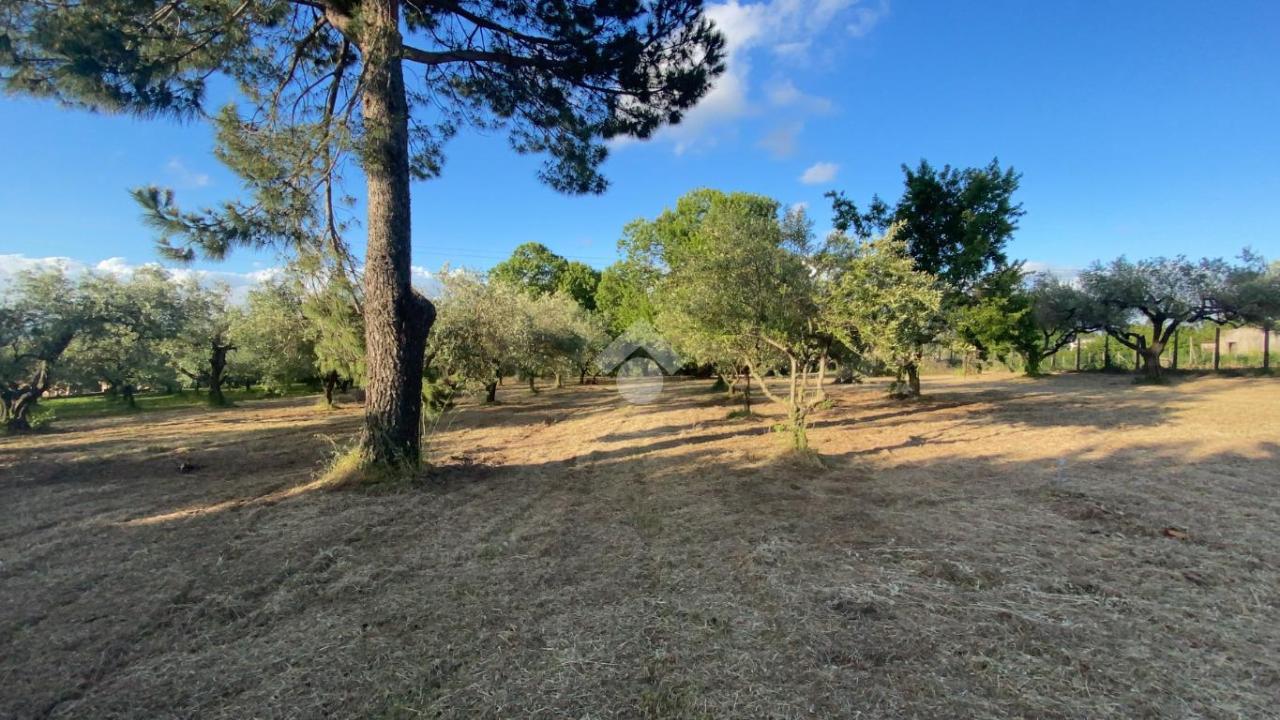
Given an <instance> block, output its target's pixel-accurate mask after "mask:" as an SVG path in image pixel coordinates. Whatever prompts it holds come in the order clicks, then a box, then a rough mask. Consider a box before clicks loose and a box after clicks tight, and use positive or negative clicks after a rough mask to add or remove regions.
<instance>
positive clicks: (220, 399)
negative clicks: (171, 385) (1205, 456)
mask: <svg viewBox="0 0 1280 720" xmlns="http://www.w3.org/2000/svg"><path fill="white" fill-rule="evenodd" d="M229 295H230V289H229V288H227V287H226V286H225V285H224V286H218V287H213V288H208V287H204V286H202V285H201V284H200V282H199V281H198V280H196V279H195V278H190V279H188V280H187V281H186V282H183V283H181V284H180V285H179V286H178V288H177V292H176V296H177V302H178V303H179V305H180V307H181V316H182V320H183V322H182V326H181V328H179V330H178V332H177V334H176V336H175V337H174V338H172V339H171V340H169V341H168V342H166V343H165V346H164V351H165V353H166V355H167V356H168V358H169V363H170V364H171V365H172V366H173V368H174V369H175V370H176V371H177V372H178V373H179V374H180V375H182V376H183V377H186V378H187V379H189V380H190V381H191V382H192V383H193V384H194V386H195V388H196V389H197V390H199V388H200V387H201V386H204V387H207V388H208V391H209V394H208V400H209V404H210V405H213V406H214V407H221V406H225V405H227V404H228V403H227V398H226V395H225V394H224V393H223V392H222V386H223V383H225V382H226V380H227V367H228V364H229V362H230V360H231V353H233V352H235V350H236V345H235V341H234V339H233V338H232V334H231V328H232V326H234V325H235V324H236V323H237V322H238V321H239V316H240V315H241V314H242V313H243V311H242V310H240V309H239V308H236V307H233V306H232V305H231V303H230V301H229Z"/></svg>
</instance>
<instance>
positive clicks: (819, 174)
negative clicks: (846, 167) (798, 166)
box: [800, 162, 840, 185]
mask: <svg viewBox="0 0 1280 720" xmlns="http://www.w3.org/2000/svg"><path fill="white" fill-rule="evenodd" d="M839 170H840V166H839V165H837V164H835V163H829V162H819V163H814V164H812V165H810V166H809V167H808V168H807V169H805V171H804V172H803V173H802V174H801V175H800V182H802V183H804V184H805V185H820V184H822V183H829V182H831V181H832V180H835V179H836V172H837V171H839Z"/></svg>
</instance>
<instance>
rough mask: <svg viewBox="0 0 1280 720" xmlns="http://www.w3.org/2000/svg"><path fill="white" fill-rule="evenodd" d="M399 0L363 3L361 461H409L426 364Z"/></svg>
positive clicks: (426, 326) (427, 317)
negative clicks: (415, 268)
mask: <svg viewBox="0 0 1280 720" xmlns="http://www.w3.org/2000/svg"><path fill="white" fill-rule="evenodd" d="M399 12H400V0H366V2H364V3H362V4H361V13H360V20H361V24H360V43H359V45H360V50H361V53H362V55H363V56H364V79H363V84H362V90H361V109H362V112H363V121H364V129H365V137H364V139H363V141H364V144H363V147H362V148H361V154H362V161H363V162H362V164H363V167H364V172H365V177H366V181H367V188H368V229H369V239H368V246H367V248H366V251H365V272H364V283H365V291H364V319H365V347H366V365H367V367H368V374H367V379H366V392H367V395H366V399H365V415H364V431H363V433H362V434H361V437H360V452H361V454H362V456H363V458H362V459H363V462H364V463H365V464H366V465H369V466H378V467H384V468H389V467H405V468H413V467H416V466H417V465H418V462H419V456H420V452H421V438H420V422H421V419H422V366H423V360H424V354H425V351H426V344H427V333H428V332H429V331H430V329H431V325H432V323H433V322H434V320H435V308H434V307H433V306H432V305H431V303H430V302H429V301H428V300H427V299H426V298H424V297H422V296H421V295H418V294H417V293H415V292H414V290H413V286H412V285H411V283H410V277H409V265H410V249H411V247H410V243H411V235H410V221H409V127H408V121H409V108H408V102H407V100H406V98H405V88H404V74H403V69H402V67H401V38H400V29H399V21H400V18H399Z"/></svg>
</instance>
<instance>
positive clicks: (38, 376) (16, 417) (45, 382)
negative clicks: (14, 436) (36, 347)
mask: <svg viewBox="0 0 1280 720" xmlns="http://www.w3.org/2000/svg"><path fill="white" fill-rule="evenodd" d="M48 388H49V363H48V362H46V361H44V360H41V361H40V362H39V363H38V364H37V365H36V371H35V373H34V374H32V376H31V379H30V380H28V381H27V383H26V384H25V385H20V386H15V387H11V388H10V389H8V390H6V391H5V396H4V400H5V427H6V428H7V429H8V430H9V431H10V432H25V431H27V430H30V429H31V421H30V419H29V416H30V414H31V410H32V409H33V408H35V406H36V403H37V402H38V401H39V399H40V396H41V395H43V394H44V391H45V390H47V389H48Z"/></svg>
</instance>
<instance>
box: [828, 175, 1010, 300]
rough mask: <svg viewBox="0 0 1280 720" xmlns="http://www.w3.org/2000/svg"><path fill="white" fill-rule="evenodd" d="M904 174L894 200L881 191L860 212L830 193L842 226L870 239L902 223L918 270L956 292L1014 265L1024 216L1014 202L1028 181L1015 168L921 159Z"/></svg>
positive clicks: (903, 235) (903, 237)
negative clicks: (1011, 247) (938, 164)
mask: <svg viewBox="0 0 1280 720" xmlns="http://www.w3.org/2000/svg"><path fill="white" fill-rule="evenodd" d="M902 173H903V176H904V188H903V192H902V196H901V197H900V198H899V199H898V201H897V203H895V204H894V205H889V204H888V203H886V202H885V201H884V200H882V199H881V198H880V197H879V196H875V197H873V198H872V200H871V202H870V204H869V206H868V209H867V211H866V212H861V211H859V210H858V207H857V205H856V204H855V203H854V202H853V201H851V200H849V199H848V198H847V197H845V195H844V194H843V193H836V192H832V193H828V194H827V196H828V197H829V198H831V200H832V205H833V208H834V210H835V221H834V225H835V227H836V229H837V230H840V231H842V232H846V233H851V234H852V235H853V236H855V237H857V238H862V239H868V238H871V237H872V236H873V235H875V234H876V233H883V232H887V231H888V229H889V228H890V226H894V225H896V226H897V231H896V236H897V238H898V239H899V240H900V241H901V242H903V243H904V244H905V245H906V248H907V254H908V255H910V256H911V258H912V259H913V260H914V261H915V264H916V269H917V270H921V271H923V272H926V273H929V274H930V275H934V276H936V277H938V278H939V279H940V280H941V281H942V282H943V283H944V285H943V287H944V289H946V290H947V292H948V293H949V294H952V295H957V294H960V295H963V294H965V293H967V292H968V291H970V290H971V289H973V288H974V287H975V286H976V285H977V284H978V282H979V281H980V280H981V279H982V278H983V277H984V276H986V275H987V274H988V273H989V272H991V271H992V270H999V269H1001V268H1004V267H1005V266H1006V265H1008V257H1007V256H1006V255H1005V245H1007V244H1008V242H1009V240H1010V239H1011V238H1012V237H1013V233H1014V231H1016V230H1017V229H1018V218H1020V217H1022V215H1023V210H1022V205H1021V204H1020V203H1015V202H1014V201H1013V195H1014V193H1015V192H1017V190H1018V185H1019V182H1020V180H1021V175H1019V174H1018V173H1017V172H1015V171H1014V170H1013V168H1007V169H1002V168H1001V167H1000V162H999V161H998V160H992V161H991V163H990V164H988V165H987V166H986V167H982V168H964V169H959V168H953V167H951V166H950V165H945V166H943V168H942V169H941V170H938V169H937V168H935V167H933V166H932V165H930V164H929V163H928V162H927V161H924V160H921V161H920V164H919V165H918V166H917V167H916V168H915V169H912V168H910V167H909V166H907V165H903V166H902ZM949 302H950V301H949Z"/></svg>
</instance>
